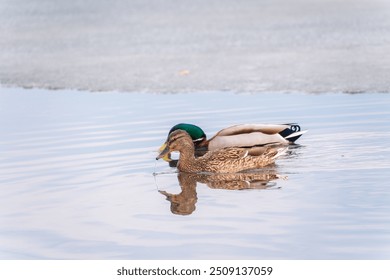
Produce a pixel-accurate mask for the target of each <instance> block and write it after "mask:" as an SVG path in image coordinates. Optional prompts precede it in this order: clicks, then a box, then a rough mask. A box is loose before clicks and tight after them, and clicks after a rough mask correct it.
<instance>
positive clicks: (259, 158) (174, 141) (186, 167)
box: [156, 129, 287, 173]
mask: <svg viewBox="0 0 390 280" xmlns="http://www.w3.org/2000/svg"><path fill="white" fill-rule="evenodd" d="M286 149H287V148H282V149H274V148H271V147H266V148H265V150H264V152H263V153H262V154H261V155H256V156H253V155H250V154H249V149H247V148H237V147H230V148H222V149H219V150H215V151H209V152H207V153H206V154H205V155H204V156H202V157H197V158H196V157H195V155H194V153H195V147H194V143H193V142H192V138H191V136H190V135H189V134H188V133H187V132H186V131H184V130H181V129H179V130H175V131H173V132H171V134H169V137H168V142H167V145H166V147H165V148H164V150H163V151H162V152H161V153H160V154H159V155H158V156H157V158H156V160H158V159H160V158H163V157H165V156H166V155H167V154H168V153H171V152H174V151H176V152H179V153H180V157H179V163H178V165H177V168H178V170H179V171H183V172H188V173H197V172H215V173H234V172H240V171H244V170H249V169H256V168H261V167H264V166H266V165H269V164H272V163H274V162H275V160H276V158H277V157H279V156H280V155H281V154H283V153H284V152H285V150H286Z"/></svg>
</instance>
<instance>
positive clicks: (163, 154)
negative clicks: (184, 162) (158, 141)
mask: <svg viewBox="0 0 390 280" xmlns="http://www.w3.org/2000/svg"><path fill="white" fill-rule="evenodd" d="M158 151H159V152H160V154H159V155H158V156H157V158H156V159H160V158H162V159H163V160H165V161H166V162H170V161H172V159H171V158H170V154H169V148H168V146H167V142H165V143H164V144H162V145H161V147H160V148H159V149H158Z"/></svg>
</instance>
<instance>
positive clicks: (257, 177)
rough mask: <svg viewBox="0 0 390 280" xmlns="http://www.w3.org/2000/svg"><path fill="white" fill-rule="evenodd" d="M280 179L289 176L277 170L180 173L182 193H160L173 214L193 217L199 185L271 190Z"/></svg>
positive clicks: (232, 188)
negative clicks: (282, 174) (169, 205)
mask: <svg viewBox="0 0 390 280" xmlns="http://www.w3.org/2000/svg"><path fill="white" fill-rule="evenodd" d="M278 179H283V180H286V179H287V176H281V175H279V174H277V173H276V169H275V168H267V169H264V170H261V171H260V170H259V171H257V172H256V173H214V174H213V173H209V174H205V173H201V174H196V173H186V172H179V173H178V175H177V180H178V182H179V185H180V188H181V192H180V193H177V194H173V193H169V192H167V191H164V190H159V192H160V193H161V194H162V195H164V196H165V197H166V199H167V200H168V201H169V202H170V203H171V207H170V209H171V212H172V213H173V214H177V215H191V214H192V213H193V212H194V211H195V209H196V203H197V201H198V197H197V192H196V188H197V183H201V184H205V185H207V186H208V187H209V188H211V189H223V190H233V191H239V190H250V189H252V190H253V189H258V190H259V189H269V188H280V187H276V181H277V180H278Z"/></svg>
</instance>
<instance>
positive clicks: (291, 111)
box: [0, 88, 390, 259]
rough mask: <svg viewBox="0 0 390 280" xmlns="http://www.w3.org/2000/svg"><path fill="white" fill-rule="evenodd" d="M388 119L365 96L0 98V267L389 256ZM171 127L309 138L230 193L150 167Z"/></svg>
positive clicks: (382, 104)
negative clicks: (258, 128)
mask: <svg viewBox="0 0 390 280" xmlns="http://www.w3.org/2000/svg"><path fill="white" fill-rule="evenodd" d="M389 109H390V98H389V96H388V95H387V94H375V93H372V94H360V95H346V94H324V95H308V94H299V93H294V94H279V93H269V94H234V93H229V92H212V93H210V94H205V93H191V94H142V93H120V92H102V93H89V92H80V91H71V90H63V91H47V90H38V89H34V90H23V89H19V88H14V89H12V88H1V89H0V225H1V226H0V258H2V259H216V258H220V259H252V258H253V259H388V258H389V257H390V254H389V252H390V218H389V217H390V203H389V202H390V195H389V188H388V182H389V179H390V175H389V174H390V161H389V158H390V147H389V145H388V143H389V138H390V125H389V121H390V113H389V111H390V110H389ZM178 122H189V123H195V124H197V125H199V126H200V127H202V128H203V129H204V130H205V132H206V133H207V134H208V135H209V136H212V135H213V134H214V133H215V132H217V131H218V130H219V129H221V128H224V127H227V126H229V125H232V124H237V123H252V122H259V123H286V122H297V123H299V124H300V125H301V127H302V129H308V130H309V132H308V133H306V134H305V135H304V136H302V138H301V139H299V140H298V144H299V145H297V146H294V147H292V148H291V149H290V151H289V153H288V154H287V155H286V156H285V157H284V158H281V159H280V160H279V161H278V162H277V164H276V165H275V166H272V167H269V168H266V169H265V170H263V171H261V172H259V173H258V174H257V176H259V177H258V178H256V182H257V183H256V184H252V185H251V186H250V188H249V189H248V188H244V189H243V187H242V185H239V184H231V183H229V182H231V181H232V180H231V179H229V178H224V179H223V180H225V181H223V182H224V183H222V184H221V183H218V182H221V181H222V179H221V178H216V179H215V178H197V177H190V178H189V177H186V178H183V177H179V178H178V174H177V173H176V172H175V169H173V168H170V167H168V166H167V165H166V164H165V163H164V162H160V161H158V162H157V163H156V161H155V156H156V150H157V148H158V147H159V145H160V144H161V143H162V142H163V141H164V140H165V138H166V136H167V135H166V134H167V132H168V130H169V129H170V127H171V126H173V125H174V124H176V123H178ZM154 172H157V173H158V175H157V176H153V173H154ZM179 179H180V182H179ZM229 180H230V181H229ZM180 183H181V184H182V187H183V185H184V187H183V189H182V188H181V187H180ZM167 196H168V200H167Z"/></svg>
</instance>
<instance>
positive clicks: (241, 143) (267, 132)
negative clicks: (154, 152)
mask: <svg viewBox="0 0 390 280" xmlns="http://www.w3.org/2000/svg"><path fill="white" fill-rule="evenodd" d="M178 129H180V130H184V131H186V132H187V133H188V134H189V135H190V136H191V138H192V141H193V143H194V145H195V151H196V155H202V154H204V153H205V152H206V151H214V150H218V149H221V148H226V147H245V148H253V147H258V146H264V145H267V144H285V145H287V144H292V143H294V142H295V141H296V140H297V139H298V138H299V137H301V135H302V134H303V133H305V132H306V131H301V127H300V126H299V125H297V124H240V125H234V126H231V127H228V128H225V129H222V130H221V131H219V132H218V133H217V134H215V135H214V136H213V137H212V138H210V139H209V140H208V139H207V137H206V134H205V133H204V131H203V130H202V129H201V128H200V127H198V126H196V125H193V124H187V123H180V124H177V125H175V126H174V127H172V128H171V130H170V131H169V133H168V135H170V134H171V133H172V132H173V131H176V130H178ZM167 141H168V140H167ZM167 141H166V142H165V143H164V144H163V145H162V146H161V147H160V151H162V150H164V148H165V145H166V144H167ZM257 150H258V149H257V148H255V149H251V151H250V152H251V154H256V153H257V152H256V151H257ZM260 151H261V150H260ZM261 152H262V151H261ZM163 159H164V160H165V161H170V155H169V154H167V155H166V156H165V157H164V158H163Z"/></svg>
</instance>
